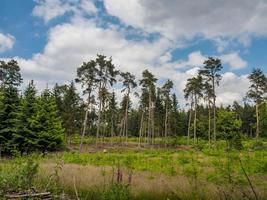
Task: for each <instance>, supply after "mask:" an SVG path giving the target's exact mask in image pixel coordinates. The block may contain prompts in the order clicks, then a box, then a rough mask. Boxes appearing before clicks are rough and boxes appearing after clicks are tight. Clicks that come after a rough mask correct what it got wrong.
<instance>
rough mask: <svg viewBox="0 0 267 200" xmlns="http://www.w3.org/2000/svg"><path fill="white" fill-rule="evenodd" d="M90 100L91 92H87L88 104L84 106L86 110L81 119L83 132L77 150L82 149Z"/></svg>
mask: <svg viewBox="0 0 267 200" xmlns="http://www.w3.org/2000/svg"><path fill="white" fill-rule="evenodd" d="M90 100H91V94H90V93H89V96H88V105H87V108H86V111H85V116H84V121H83V132H82V138H81V143H80V148H79V152H81V151H82V146H83V140H84V136H85V131H86V126H87V119H88V112H89V110H90V106H91V105H90Z"/></svg>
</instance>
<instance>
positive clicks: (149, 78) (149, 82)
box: [140, 70, 157, 143]
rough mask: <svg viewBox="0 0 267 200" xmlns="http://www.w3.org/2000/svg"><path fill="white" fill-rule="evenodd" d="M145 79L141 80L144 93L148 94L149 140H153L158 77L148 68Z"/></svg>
mask: <svg viewBox="0 0 267 200" xmlns="http://www.w3.org/2000/svg"><path fill="white" fill-rule="evenodd" d="M142 76H143V79H141V80H140V85H141V86H142V90H143V93H144V94H147V95H148V129H147V130H148V133H147V138H148V140H149V142H150V143H151V142H153V139H154V136H155V131H154V128H155V121H154V110H155V93H156V91H155V90H156V88H155V83H156V81H157V78H155V76H154V75H153V74H152V73H151V72H149V71H148V70H144V71H143V73H142Z"/></svg>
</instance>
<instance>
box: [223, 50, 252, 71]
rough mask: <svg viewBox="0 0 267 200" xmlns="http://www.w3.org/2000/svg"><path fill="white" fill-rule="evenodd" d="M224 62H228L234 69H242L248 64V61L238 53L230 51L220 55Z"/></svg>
mask: <svg viewBox="0 0 267 200" xmlns="http://www.w3.org/2000/svg"><path fill="white" fill-rule="evenodd" d="M220 58H221V59H222V62H224V63H228V64H229V65H230V66H231V68H232V69H241V68H244V67H246V66H247V62H246V61H245V60H243V59H242V58H241V57H240V56H239V55H238V54H237V53H230V54H225V55H222V56H220Z"/></svg>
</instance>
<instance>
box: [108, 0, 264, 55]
mask: <svg viewBox="0 0 267 200" xmlns="http://www.w3.org/2000/svg"><path fill="white" fill-rule="evenodd" d="M104 4H105V7H106V9H107V11H108V12H109V13H110V14H111V15H114V16H116V17H118V18H119V19H120V20H121V21H122V22H123V23H125V24H128V25H131V26H134V27H138V28H141V29H143V30H144V31H147V32H159V33H161V34H162V35H164V36H165V37H167V38H170V39H172V40H176V39H181V38H187V39H191V38H194V37H196V36H199V35H202V36H203V37H205V38H208V39H212V40H215V41H216V43H217V44H218V51H223V49H225V48H226V47H227V46H228V45H229V44H228V41H227V40H225V38H227V39H230V40H231V39H232V38H236V39H237V40H238V41H239V42H241V43H242V44H244V45H249V43H250V42H249V41H250V39H249V35H266V34H267V24H266V21H267V14H266V13H267V12H266V11H267V2H266V1H262V0H254V1H251V0H235V1H232V0H225V1H213V0H202V1H183V0H166V1H155V0H128V1H125V0H104ZM222 38H224V39H222ZM239 38H240V39H239Z"/></svg>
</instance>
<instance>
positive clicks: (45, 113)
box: [32, 89, 64, 152]
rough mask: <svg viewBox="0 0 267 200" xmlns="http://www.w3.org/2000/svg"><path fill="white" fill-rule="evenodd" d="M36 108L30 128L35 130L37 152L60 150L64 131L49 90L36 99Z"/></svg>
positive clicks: (62, 144)
mask: <svg viewBox="0 0 267 200" xmlns="http://www.w3.org/2000/svg"><path fill="white" fill-rule="evenodd" d="M36 106H37V112H36V115H34V116H33V120H32V127H33V128H34V129H35V130H36V135H37V148H38V150H40V151H42V152H45V151H54V150H58V149H61V148H62V147H63V146H64V143H63V141H64V129H63V128H62V125H61V119H60V118H59V116H58V113H57V105H56V102H55V98H54V96H53V95H52V94H51V92H50V91H49V90H47V89H46V90H45V91H44V92H43V93H42V95H41V96H40V97H39V98H38V99H37V103H36Z"/></svg>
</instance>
